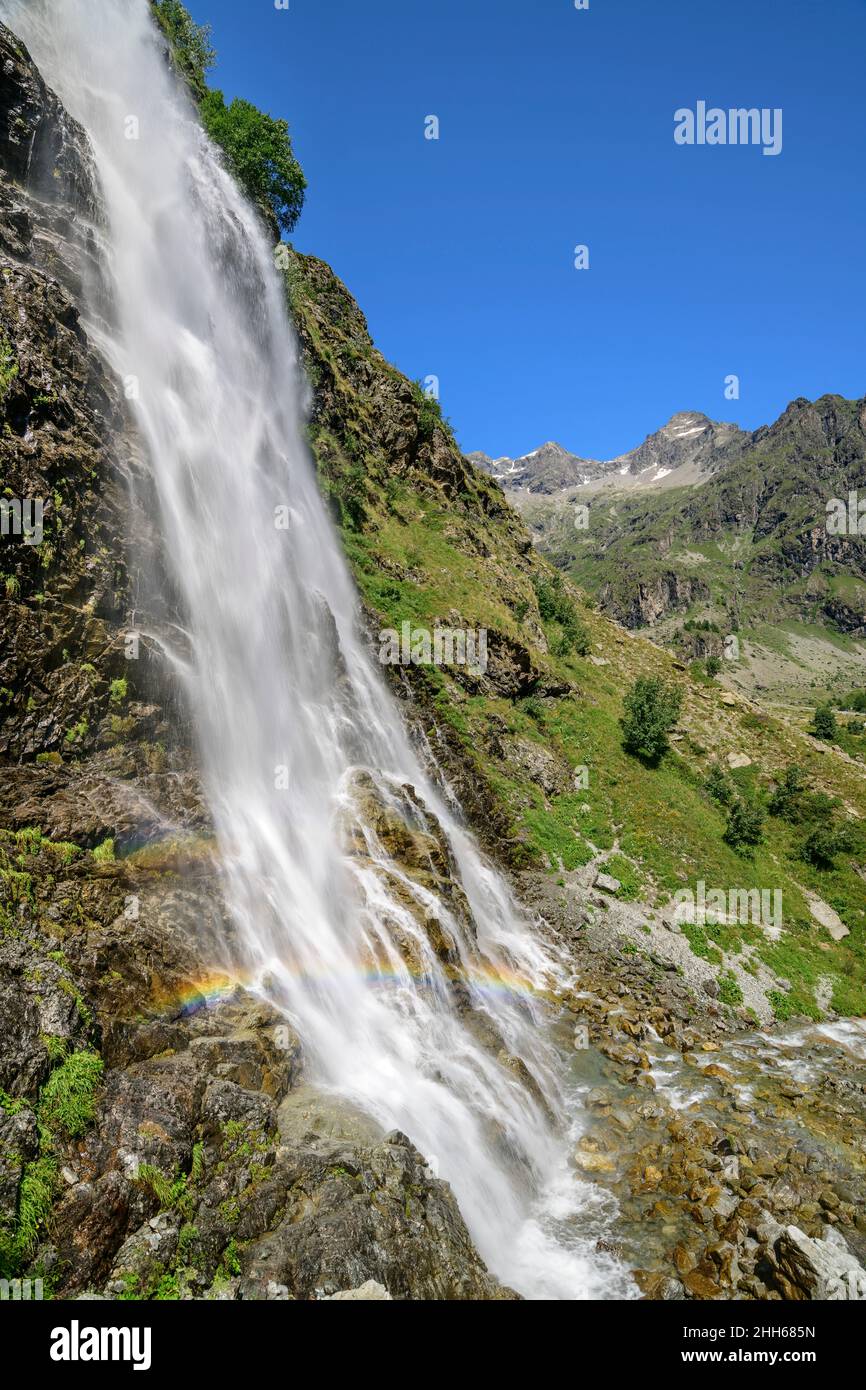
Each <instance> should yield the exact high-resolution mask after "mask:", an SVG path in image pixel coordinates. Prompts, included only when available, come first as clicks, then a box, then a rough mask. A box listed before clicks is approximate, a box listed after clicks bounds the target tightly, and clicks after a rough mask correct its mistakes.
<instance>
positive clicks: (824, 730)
mask: <svg viewBox="0 0 866 1390" xmlns="http://www.w3.org/2000/svg"><path fill="white" fill-rule="evenodd" d="M837 732H838V731H837V728H836V716H835V714H834V713H833V710H832V708H831V707H830V705H819V706H818V708H817V709H816V710H815V718H814V720H813V721H812V728H811V733H813V734H814V735H815V737H816V738H821V739H823V740H824V742H825V743H835V741H836V735H837Z"/></svg>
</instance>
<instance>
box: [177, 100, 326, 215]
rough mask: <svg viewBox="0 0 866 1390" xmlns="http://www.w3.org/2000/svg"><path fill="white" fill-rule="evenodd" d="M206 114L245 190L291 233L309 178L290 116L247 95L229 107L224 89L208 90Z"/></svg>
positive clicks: (204, 102)
mask: <svg viewBox="0 0 866 1390" xmlns="http://www.w3.org/2000/svg"><path fill="white" fill-rule="evenodd" d="M201 119H202V124H203V126H204V128H205V130H206V131H207V133H208V135H209V136H210V137H211V139H212V140H213V141H215V143H216V144H218V145H219V146H220V148H221V149H222V150H223V151H224V153H225V155H226V159H227V161H228V164H229V167H230V168H231V171H232V173H233V174H234V175H235V177H236V179H237V180H238V182H239V183H240V184H241V186H242V187H243V189H244V190H245V192H246V193H247V194H248V195H249V196H250V198H252V199H253V201H254V202H256V203H258V205H259V206H260V207H262V208H263V209H265V210H267V211H269V212H270V213H272V214H273V217H274V219H275V220H276V223H277V226H278V227H279V228H280V230H281V231H283V232H291V230H292V229H293V227H294V226H295V223H296V222H297V220H298V218H299V217H300V215H301V209H302V207H303V206H304V191H305V189H306V187H307V181H306V179H305V178H304V175H303V172H302V170H301V166H300V164H299V163H298V161H297V160H296V159H295V156H294V154H293V152H292V142H291V139H290V137H289V127H288V124H287V123H286V121H282V120H277V119H275V118H274V117H273V116H268V115H266V114H265V112H264V111H260V110H259V109H258V107H257V106H253V104H252V102H249V101H244V100H243V99H242V98H241V97H235V99H234V101H233V102H232V103H231V105H230V106H227V105H226V102H225V98H224V97H223V94H222V92H219V91H213V92H207V93H205V95H204V97H203V99H202V103H201Z"/></svg>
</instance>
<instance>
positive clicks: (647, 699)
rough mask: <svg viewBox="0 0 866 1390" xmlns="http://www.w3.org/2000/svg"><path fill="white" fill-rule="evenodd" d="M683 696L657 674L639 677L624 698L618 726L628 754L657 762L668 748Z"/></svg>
mask: <svg viewBox="0 0 866 1390" xmlns="http://www.w3.org/2000/svg"><path fill="white" fill-rule="evenodd" d="M681 706H682V695H681V694H680V692H679V690H677V688H676V686H673V685H668V684H667V683H666V682H665V681H663V680H661V679H660V678H659V677H658V676H640V677H639V678H638V680H636V681H635V683H634V685H633V686H632V688H631V690H630V691H629V693H628V695H626V697H625V701H624V708H623V716H622V718H621V720H620V725H621V726H622V731H623V743H624V745H625V747H626V749H627V751H628V752H629V753H634V754H635V756H636V757H638V758H643V759H644V760H645V761H646V762H650V763H656V762H658V760H659V758H660V757H661V756H662V754H663V753H665V752H667V749H668V747H669V743H668V737H667V736H668V734H669V732H670V730H671V729H672V728H673V727H674V725H675V724H676V722H677V720H678V718H679V714H680V708H681Z"/></svg>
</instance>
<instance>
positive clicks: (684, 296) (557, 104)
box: [187, 0, 866, 458]
mask: <svg viewBox="0 0 866 1390" xmlns="http://www.w3.org/2000/svg"><path fill="white" fill-rule="evenodd" d="M187 3H188V7H189V8H190V10H191V12H192V14H193V15H194V17H195V19H196V20H197V21H199V22H209V23H210V24H211V25H212V26H213V41H214V44H215V46H216V48H217V50H218V52H219V63H218V66H217V68H216V69H215V71H214V72H213V73H212V75H211V81H212V83H214V84H215V85H218V86H220V87H222V88H223V90H224V91H225V94H226V97H227V98H231V97H233V96H245V97H247V98H249V99H250V100H251V101H254V102H255V103H256V104H257V105H259V106H262V107H264V108H265V109H267V110H269V111H270V112H271V113H272V114H273V115H280V116H284V117H286V119H287V120H288V121H289V123H290V126H291V129H292V134H293V139H294V143H295V149H296V153H297V155H298V157H299V159H300V161H301V163H302V165H303V167H304V171H305V173H306V175H307V179H308V181H309V185H310V186H309V190H308V194H307V204H306V208H305V211H304V213H303V216H302V218H301V221H300V222H299V224H298V227H297V229H296V232H295V234H294V238H293V240H294V243H295V245H296V246H297V247H298V249H299V250H302V251H309V252H312V253H314V254H315V255H317V256H321V257H322V258H323V259H325V260H327V261H328V262H330V264H331V265H332V266H333V267H334V270H335V271H336V272H337V274H338V275H339V276H340V277H341V279H343V280H344V281H345V282H346V284H347V285H348V287H349V289H350V290H351V291H352V293H353V294H354V295H355V297H356V298H357V300H358V301H359V303H360V305H361V308H362V309H363V310H364V312H365V314H366V315H367V318H368V321H369V324H370V328H371V331H372V333H373V337H374V339H375V341H376V344H377V346H378V347H379V348H380V349H381V350H382V352H383V353H384V354H385V356H386V357H388V358H389V359H390V360H391V361H392V362H394V363H395V364H396V365H397V366H399V367H400V368H401V370H403V371H404V372H406V373H407V374H408V375H410V376H413V377H415V378H416V379H418V378H424V377H427V376H428V375H431V374H433V375H436V376H438V378H439V380H440V389H441V399H442V407H443V410H444V412H445V414H446V415H447V416H448V417H449V419H450V420H451V421H452V423H453V425H454V427H455V430H456V433H457V437H458V439H459V440H460V443H461V445H462V447H463V448H464V449H465V450H467V451H468V450H472V449H484V450H485V451H486V452H489V453H492V454H506V453H507V454H513V455H516V454H520V453H524V452H526V451H528V450H530V449H533V448H535V447H536V446H537V445H538V444H540V443H541V442H543V441H544V440H545V439H558V440H559V441H560V442H561V443H562V444H564V445H565V446H566V447H567V448H570V449H572V450H574V451H575V452H576V453H580V454H584V455H587V456H590V457H596V458H604V457H612V456H613V455H615V454H618V453H621V452H623V451H624V450H626V449H628V448H631V447H633V446H634V445H636V444H638V443H639V442H640V441H641V440H642V439H643V438H644V436H645V435H646V434H647V433H648V432H650V431H651V430H653V429H655V428H657V427H658V426H659V425H660V424H662V423H663V422H664V421H665V420H666V419H667V418H668V417H669V416H670V415H671V414H673V413H674V411H677V410H703V411H705V412H706V413H707V414H708V415H710V416H712V417H713V418H715V419H723V420H736V421H737V422H738V423H740V424H741V425H743V426H745V427H747V428H755V427H757V426H758V425H760V424H764V423H769V422H771V421H772V420H773V419H775V418H776V416H778V415H779V414H780V413H781V411H782V410H783V409H784V407H785V405H786V404H787V403H788V401H789V400H791V399H793V398H794V397H795V396H809V397H815V396H818V395H820V394H822V393H823V392H825V391H835V392H838V393H840V394H842V395H846V396H852V397H853V396H862V395H863V394H864V393H866V334H864V306H866V256H864V246H866V235H864V232H866V180H864V178H863V171H864V168H866V87H864V82H863V62H864V53H866V0H820V2H818V0H724V3H723V2H722V0H715V3H714V2H713V0H658V3H654V0H590V4H589V9H588V10H581V11H578V10H576V9H575V7H574V0H290V8H289V9H288V10H287V11H278V10H276V9H275V8H274V5H273V2H272V0H243V3H240V4H239V3H237V0H187ZM699 100H704V101H706V102H707V103H708V104H709V105H710V106H718V107H722V108H724V109H727V108H729V107H741V106H744V107H759V108H763V107H769V108H775V107H781V108H782V110H783V113H784V116H783V149H782V152H781V154H779V155H778V156H777V157H768V156H765V155H764V154H763V153H762V150H761V149H760V148H759V147H752V146H747V147H743V146H727V147H722V146H717V147H711V146H704V147H698V146H694V147H684V146H678V145H676V144H675V143H674V139H673V131H674V111H675V110H676V109H678V108H680V107H692V108H694V107H695V106H696V103H697V102H698V101H699ZM428 115H436V116H438V117H439V120H440V123H441V124H440V139H439V140H438V141H430V140H425V138H424V120H425V117H426V116H428ZM578 244H586V245H588V246H589V253H590V268H589V270H586V271H577V270H575V269H574V247H575V246H576V245H578ZM731 374H735V375H737V376H738V377H739V379H740V399H739V400H727V399H725V394H724V392H725V378H726V377H728V376H729V375H731Z"/></svg>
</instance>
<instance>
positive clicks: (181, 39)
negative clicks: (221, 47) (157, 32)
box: [153, 0, 216, 100]
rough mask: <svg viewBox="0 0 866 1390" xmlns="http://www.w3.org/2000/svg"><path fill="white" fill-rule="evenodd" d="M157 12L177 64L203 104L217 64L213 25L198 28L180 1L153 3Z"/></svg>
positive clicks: (166, 0) (171, 0) (154, 0)
mask: <svg viewBox="0 0 866 1390" xmlns="http://www.w3.org/2000/svg"><path fill="white" fill-rule="evenodd" d="M153 12H154V14H155V16H156V20H157V23H158V24H159V27H160V29H161V30H162V32H163V33H164V34H165V37H166V38H167V39H168V41H169V44H170V45H171V51H172V54H173V56H174V60H175V62H176V63H177V65H178V67H179V68H180V70H181V72H182V73H183V75H184V77H186V79H187V81H188V82H189V84H190V86H191V87H192V89H193V91H194V92H195V94H196V96H197V97H198V98H199V100H201V98H202V97H203V96H204V95H205V93H206V91H207V76H206V75H207V73H208V71H209V69H210V68H212V67H213V65H214V63H215V62H216V52H215V50H214V48H213V46H212V45H211V41H210V36H211V27H210V25H209V24H196V23H195V21H194V20H193V18H192V16H191V15H190V13H189V11H188V10H187V9H185V8H184V6H183V5H182V4H181V3H180V0H153Z"/></svg>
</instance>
